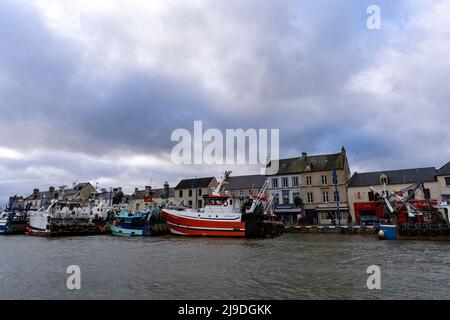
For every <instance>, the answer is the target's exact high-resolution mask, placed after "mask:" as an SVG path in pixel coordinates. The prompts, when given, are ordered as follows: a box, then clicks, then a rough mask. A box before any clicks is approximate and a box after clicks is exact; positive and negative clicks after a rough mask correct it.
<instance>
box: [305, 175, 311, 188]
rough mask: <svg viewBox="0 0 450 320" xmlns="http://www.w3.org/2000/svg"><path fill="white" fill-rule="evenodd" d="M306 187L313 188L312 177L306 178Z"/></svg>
mask: <svg viewBox="0 0 450 320" xmlns="http://www.w3.org/2000/svg"><path fill="white" fill-rule="evenodd" d="M306 185H307V186H312V177H306Z"/></svg>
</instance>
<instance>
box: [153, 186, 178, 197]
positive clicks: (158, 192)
mask: <svg viewBox="0 0 450 320" xmlns="http://www.w3.org/2000/svg"><path fill="white" fill-rule="evenodd" d="M168 191H169V192H168V194H167V195H166V194H165V192H164V189H163V188H160V189H153V198H162V197H163V196H164V197H167V196H168V197H169V198H173V197H175V188H169V190H168Z"/></svg>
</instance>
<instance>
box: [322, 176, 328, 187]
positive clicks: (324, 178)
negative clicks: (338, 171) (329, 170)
mask: <svg viewBox="0 0 450 320" xmlns="http://www.w3.org/2000/svg"><path fill="white" fill-rule="evenodd" d="M327 184H328V179H327V176H322V185H323V186H326V185H327Z"/></svg>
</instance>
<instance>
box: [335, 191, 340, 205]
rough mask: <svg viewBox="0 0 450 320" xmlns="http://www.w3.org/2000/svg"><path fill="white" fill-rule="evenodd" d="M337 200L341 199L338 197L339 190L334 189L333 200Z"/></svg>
mask: <svg viewBox="0 0 450 320" xmlns="http://www.w3.org/2000/svg"><path fill="white" fill-rule="evenodd" d="M338 201H341V200H340V199H339V191H335V192H334V202H338Z"/></svg>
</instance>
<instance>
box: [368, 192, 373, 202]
mask: <svg viewBox="0 0 450 320" xmlns="http://www.w3.org/2000/svg"><path fill="white" fill-rule="evenodd" d="M367 195H368V196H369V201H375V195H374V194H373V191H369V192H368V193H367Z"/></svg>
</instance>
